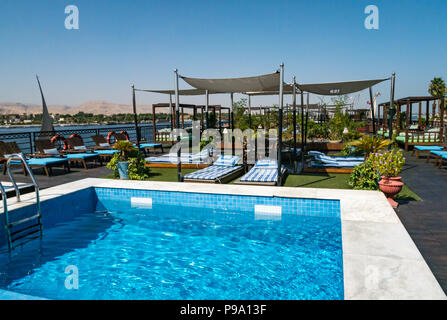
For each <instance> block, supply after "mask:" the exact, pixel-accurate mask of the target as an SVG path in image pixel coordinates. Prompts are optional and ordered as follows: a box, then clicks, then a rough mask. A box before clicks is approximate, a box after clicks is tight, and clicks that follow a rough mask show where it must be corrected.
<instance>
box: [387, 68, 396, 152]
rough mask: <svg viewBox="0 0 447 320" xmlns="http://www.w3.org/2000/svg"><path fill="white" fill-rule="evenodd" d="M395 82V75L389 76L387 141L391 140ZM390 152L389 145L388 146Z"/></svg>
mask: <svg viewBox="0 0 447 320" xmlns="http://www.w3.org/2000/svg"><path fill="white" fill-rule="evenodd" d="M395 81H396V74H395V73H394V72H393V74H392V75H391V92H390V121H389V139H390V140H393V116H394V112H393V110H394V85H395ZM388 148H389V149H390V150H391V144H390V145H389V146H388Z"/></svg>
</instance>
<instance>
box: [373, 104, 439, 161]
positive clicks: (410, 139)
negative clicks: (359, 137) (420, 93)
mask: <svg viewBox="0 0 447 320" xmlns="http://www.w3.org/2000/svg"><path fill="white" fill-rule="evenodd" d="M414 104H417V106H418V109H417V113H416V115H417V119H416V120H415V121H413V114H414V113H415V112H413V105H414ZM443 104H444V99H443V98H441V97H432V96H427V97H406V98H401V99H398V100H396V101H395V102H394V105H395V110H396V116H395V117H394V115H393V116H392V117H390V116H389V114H390V103H389V102H385V103H381V104H379V108H378V116H379V120H380V113H381V111H382V118H383V121H382V130H380V131H378V133H379V134H380V135H382V136H383V137H384V138H389V137H390V135H389V134H387V132H386V130H387V129H390V123H391V126H392V127H395V128H396V138H395V140H396V141H397V142H398V143H399V144H401V145H402V146H403V147H404V148H405V151H408V150H409V147H410V146H431V145H432V146H439V145H443V138H444V133H445V132H444V106H443ZM430 107H431V110H430ZM424 109H425V110H424ZM403 110H405V113H404V114H403V113H402V111H403ZM391 111H393V113H394V110H391ZM415 111H416V110H415ZM423 114H424V115H425V118H424V117H423V116H422V115H423ZM402 115H404V118H403V119H402V118H401V116H402ZM390 118H391V119H390ZM385 120H388V121H385ZM420 152H425V150H420ZM420 152H418V153H420Z"/></svg>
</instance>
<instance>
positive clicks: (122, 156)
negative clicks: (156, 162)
mask: <svg viewBox="0 0 447 320" xmlns="http://www.w3.org/2000/svg"><path fill="white" fill-rule="evenodd" d="M114 148H115V149H116V150H120V152H119V153H116V154H115V155H114V156H113V157H112V159H111V160H110V162H109V163H108V164H107V168H109V169H112V170H113V171H114V175H115V177H116V178H118V177H120V178H121V179H130V180H147V179H148V178H149V173H150V169H149V168H148V167H146V166H145V160H144V157H143V155H142V154H141V152H140V151H139V150H138V149H137V148H135V147H134V146H133V144H132V143H130V142H128V141H118V142H117V143H116V144H115V146H114ZM122 163H124V164H122Z"/></svg>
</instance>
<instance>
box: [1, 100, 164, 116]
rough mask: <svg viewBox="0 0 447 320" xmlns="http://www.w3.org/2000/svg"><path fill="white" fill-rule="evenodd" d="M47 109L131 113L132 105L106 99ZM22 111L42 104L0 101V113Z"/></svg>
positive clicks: (140, 110) (147, 108)
mask: <svg viewBox="0 0 447 320" xmlns="http://www.w3.org/2000/svg"><path fill="white" fill-rule="evenodd" d="M48 111H49V112H50V113H53V114H55V113H60V114H67V113H68V114H76V113H78V112H80V111H82V112H85V113H93V114H105V115H112V114H118V113H132V106H131V105H129V104H118V103H112V102H107V101H88V102H85V103H83V104H81V105H79V106H67V105H63V106H61V105H49V106H48ZM137 111H138V113H152V106H150V105H137ZM157 112H168V109H164V110H162V109H159V110H157ZM23 113H28V114H31V113H33V114H35V113H42V105H37V104H25V103H14V102H0V114H23Z"/></svg>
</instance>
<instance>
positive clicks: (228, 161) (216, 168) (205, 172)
mask: <svg viewBox="0 0 447 320" xmlns="http://www.w3.org/2000/svg"><path fill="white" fill-rule="evenodd" d="M239 161H240V158H239V157H238V156H220V157H219V159H218V160H217V161H216V162H215V163H214V164H213V165H212V166H209V167H207V168H205V169H202V170H199V171H196V172H192V173H189V174H187V175H185V177H184V181H185V182H203V183H226V182H228V181H231V180H233V179H235V178H237V177H238V176H240V175H241V174H242V172H243V167H242V166H240V165H237V163H238V162H239Z"/></svg>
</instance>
